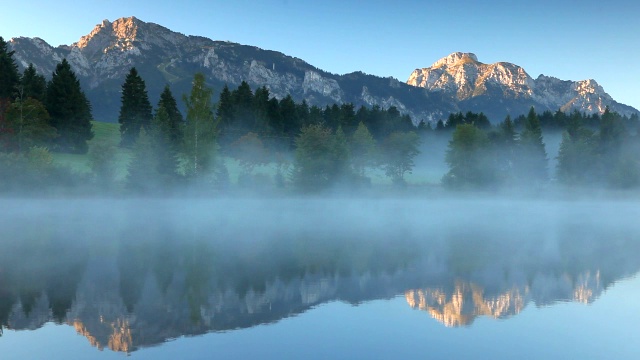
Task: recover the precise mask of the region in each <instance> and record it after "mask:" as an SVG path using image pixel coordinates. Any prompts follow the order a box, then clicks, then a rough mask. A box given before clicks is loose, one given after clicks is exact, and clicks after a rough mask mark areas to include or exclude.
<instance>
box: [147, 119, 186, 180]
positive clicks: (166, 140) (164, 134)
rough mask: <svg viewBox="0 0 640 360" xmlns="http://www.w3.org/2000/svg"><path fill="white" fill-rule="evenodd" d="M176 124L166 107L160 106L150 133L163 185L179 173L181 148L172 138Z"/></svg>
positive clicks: (158, 172)
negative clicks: (179, 152) (179, 151)
mask: <svg viewBox="0 0 640 360" xmlns="http://www.w3.org/2000/svg"><path fill="white" fill-rule="evenodd" d="M174 125H175V123H174V120H172V119H171V116H170V115H169V113H168V112H167V110H166V108H165V107H164V106H159V107H158V110H157V111H156V115H155V116H154V117H153V121H152V126H151V131H150V135H151V146H152V148H153V151H154V153H155V157H156V159H157V164H156V170H157V175H158V180H159V182H160V183H162V184H163V185H169V184H171V183H172V181H173V180H174V179H175V178H176V175H177V169H178V150H179V148H178V147H177V146H176V144H175V143H174V140H173V139H172V136H173V135H174V130H175V128H174Z"/></svg>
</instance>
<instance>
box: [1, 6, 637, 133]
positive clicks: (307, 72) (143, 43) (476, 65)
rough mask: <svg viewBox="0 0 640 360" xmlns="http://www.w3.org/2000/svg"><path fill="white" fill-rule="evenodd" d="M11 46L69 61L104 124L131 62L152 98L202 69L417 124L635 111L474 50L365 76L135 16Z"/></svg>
mask: <svg viewBox="0 0 640 360" xmlns="http://www.w3.org/2000/svg"><path fill="white" fill-rule="evenodd" d="M9 44H10V46H11V47H12V49H13V50H15V52H16V53H15V55H14V56H15V59H16V61H17V63H18V64H19V66H20V67H22V68H24V67H26V66H28V64H29V63H33V64H34V65H35V67H36V69H37V70H38V71H39V72H41V73H42V74H44V75H45V76H47V77H49V76H51V73H52V72H53V70H54V69H55V65H56V64H57V63H58V62H60V61H61V60H62V59H63V58H67V60H68V61H69V62H70V63H71V65H72V67H73V69H74V71H75V72H76V74H77V75H78V77H79V80H80V82H81V84H82V86H83V88H84V90H85V92H86V93H87V96H88V98H89V100H90V101H91V103H92V105H93V114H94V117H95V118H96V119H97V120H101V121H115V119H116V118H117V116H118V110H119V107H120V86H121V85H122V83H123V82H124V78H125V76H126V74H127V73H128V71H129V69H130V68H131V67H133V66H135V67H136V68H137V69H138V72H139V73H140V74H141V76H142V77H143V78H144V79H145V81H146V83H147V89H148V91H149V96H150V100H151V101H152V102H156V101H157V100H158V98H159V95H160V92H161V91H162V89H163V87H164V85H165V84H170V85H171V87H172V90H173V92H174V95H176V96H177V97H180V96H181V95H182V94H185V93H188V91H189V89H190V86H191V80H192V78H193V74H194V73H195V72H202V73H204V74H205V75H206V77H207V81H208V83H209V85H210V86H212V87H213V88H214V90H215V91H216V92H218V91H220V90H221V89H222V87H223V86H224V84H228V85H229V86H230V87H237V86H238V85H239V84H240V82H241V81H243V80H244V81H247V82H248V83H249V84H250V85H251V86H252V87H253V88H257V87H260V86H266V87H267V88H268V89H269V90H270V92H271V94H272V96H276V97H277V98H283V97H285V96H286V95H288V94H291V95H292V96H293V97H294V99H296V100H297V101H301V100H302V99H305V100H306V101H307V102H308V103H309V104H311V105H319V106H324V105H327V104H333V103H339V104H340V103H345V102H352V103H354V104H355V105H356V106H360V105H366V106H373V105H377V106H381V107H385V108H388V107H390V106H395V107H397V108H398V109H399V110H400V111H401V112H402V113H405V114H409V115H410V116H411V117H412V119H413V120H414V122H416V123H418V122H419V121H420V120H427V121H437V120H438V119H444V118H446V117H447V116H448V114H449V113H451V112H458V111H475V112H479V111H483V112H485V114H487V115H488V116H489V117H490V118H491V119H492V121H494V122H497V121H501V120H502V119H503V118H504V116H505V115H506V114H507V113H510V114H511V115H519V114H520V113H525V112H526V111H528V109H529V107H530V106H536V107H537V108H539V109H542V110H546V109H549V110H553V111H555V110H557V109H558V108H562V109H563V110H571V109H578V110H580V111H586V112H598V111H602V110H603V109H604V107H605V106H609V107H610V108H612V109H613V110H616V111H618V112H620V113H623V114H628V115H629V114H631V113H633V112H636V111H637V110H635V109H633V108H631V107H628V106H625V105H622V104H618V103H617V102H615V101H614V100H613V99H611V97H610V96H609V95H607V94H606V93H605V92H604V90H603V89H602V88H601V87H600V86H598V85H597V83H595V81H593V80H587V81H581V82H571V81H561V80H558V79H555V78H550V77H543V76H541V77H540V78H538V79H536V80H533V79H532V78H531V77H530V76H529V75H528V74H527V73H526V72H525V71H524V69H522V68H520V67H518V66H516V65H513V64H509V63H497V64H482V63H480V62H479V61H478V59H477V57H476V56H475V55H474V54H470V53H454V54H451V55H449V56H447V57H445V58H443V59H441V60H439V61H437V62H436V63H434V64H433V65H432V66H431V67H429V68H424V69H418V70H415V71H414V72H413V73H412V74H411V76H410V78H409V80H408V81H407V83H402V82H400V81H398V80H397V79H394V78H381V77H377V76H373V75H367V74H364V73H361V72H355V73H351V74H345V75H336V74H331V73H328V72H326V71H323V70H321V69H317V68H315V67H314V66H312V65H310V64H308V63H306V62H304V61H303V60H301V59H298V58H295V57H291V56H287V55H284V54H282V53H279V52H275V51H269V50H263V49H259V48H257V47H253V46H246V45H240V44H235V43H230V42H223V41H213V40H210V39H207V38H204V37H199V36H186V35H183V34H180V33H177V32H173V31H171V30H169V29H167V28H165V27H162V26H160V25H157V24H153V23H146V22H144V21H141V20H139V19H137V18H135V17H130V18H121V19H118V20H115V21H113V22H110V21H108V20H104V21H103V22H102V23H100V24H98V25H96V27H95V28H94V29H93V30H92V31H91V32H90V33H89V34H88V35H85V36H82V37H81V38H80V40H78V42H76V43H74V44H72V45H69V46H59V47H57V48H54V47H52V46H50V45H49V44H47V43H46V42H45V41H43V40H42V39H39V38H23V37H21V38H14V39H11V41H10V42H9Z"/></svg>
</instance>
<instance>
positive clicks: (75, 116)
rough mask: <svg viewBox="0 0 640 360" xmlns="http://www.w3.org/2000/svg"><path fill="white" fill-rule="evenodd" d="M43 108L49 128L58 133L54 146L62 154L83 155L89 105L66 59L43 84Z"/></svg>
mask: <svg viewBox="0 0 640 360" xmlns="http://www.w3.org/2000/svg"><path fill="white" fill-rule="evenodd" d="M46 107H47V111H48V112H49V115H50V116H51V125H52V126H53V127H54V128H56V129H57V130H58V138H57V140H56V144H57V145H58V146H59V148H60V149H61V150H63V151H70V152H75V153H86V152H87V149H88V147H87V141H89V140H91V139H92V138H93V132H92V131H91V127H92V125H91V119H92V116H91V104H90V103H89V100H87V97H86V96H85V94H84V92H83V91H82V89H81V88H80V82H79V81H78V79H77V78H76V75H75V74H74V72H73V71H72V70H71V65H70V64H69V62H68V61H67V59H63V60H62V62H60V63H59V64H58V65H57V66H56V70H55V71H54V72H53V76H52V77H51V80H50V81H49V83H48V84H47V97H46Z"/></svg>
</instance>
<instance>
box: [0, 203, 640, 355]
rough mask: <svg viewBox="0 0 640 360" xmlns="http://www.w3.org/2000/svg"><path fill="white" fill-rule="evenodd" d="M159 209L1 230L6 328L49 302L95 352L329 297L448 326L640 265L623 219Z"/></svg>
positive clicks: (292, 309) (220, 326)
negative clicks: (240, 218)
mask: <svg viewBox="0 0 640 360" xmlns="http://www.w3.org/2000/svg"><path fill="white" fill-rule="evenodd" d="M129 215H136V216H135V217H134V216H131V218H129V217H128V216H129ZM155 215H156V216H155V217H154V216H147V215H145V214H144V213H142V214H140V215H139V216H138V213H137V212H136V211H131V213H127V212H122V213H121V215H118V216H112V215H109V214H106V215H105V218H104V219H105V220H104V221H105V223H107V224H109V226H108V227H107V226H105V227H104V228H100V230H99V231H94V230H93V227H95V226H96V224H95V223H92V224H89V223H86V224H85V223H84V222H83V221H82V220H84V218H83V217H81V216H79V217H78V218H77V219H74V221H73V222H71V223H72V225H69V224H70V222H67V223H66V224H67V225H68V226H70V227H73V229H68V228H64V226H61V227H56V226H54V225H50V226H48V227H47V226H44V227H40V228H39V230H37V231H36V230H33V231H36V232H35V233H29V232H27V233H24V234H21V233H20V232H19V231H11V229H9V230H10V232H9V234H10V235H11V236H13V238H14V239H19V240H20V241H13V242H6V243H3V244H2V246H3V247H2V250H5V249H7V251H0V322H1V323H2V325H3V326H9V325H11V324H14V325H13V326H14V327H16V325H15V324H20V325H17V326H22V327H21V328H36V327H37V326H33V325H32V324H28V322H29V321H32V323H33V322H35V321H36V320H35V319H36V317H37V316H39V315H38V314H42V313H43V307H44V308H45V311H51V313H52V315H53V317H52V316H50V315H49V313H48V312H46V314H47V318H46V319H45V320H43V321H51V320H55V321H58V322H63V321H66V322H67V323H68V324H70V325H71V324H72V325H73V326H75V327H76V329H78V332H80V333H81V334H83V335H84V336H87V338H88V339H90V341H91V343H92V344H94V345H95V346H97V347H109V348H111V349H114V350H117V351H127V352H129V351H133V350H135V349H136V348H138V347H140V346H145V345H150V344H157V343H160V342H162V341H165V340H166V339H168V338H175V337H179V336H189V335H196V334H203V333H206V332H208V331H222V330H229V329H236V328H243V327H250V326H255V325H257V324H263V323H270V322H275V321H278V320H280V319H282V318H285V317H288V316H291V315H293V314H298V313H301V312H304V311H307V310H308V309H310V308H312V307H313V306H316V305H318V304H321V303H323V302H327V301H334V300H341V301H347V302H349V303H359V302H363V301H368V300H372V299H380V298H391V297H393V296H396V295H398V294H403V293H404V294H405V297H406V299H407V301H408V302H409V303H410V304H412V306H414V307H416V308H419V309H423V310H426V311H429V313H430V314H432V315H433V316H434V317H436V318H438V319H440V320H441V321H443V322H444V323H445V324H449V325H464V324H470V323H471V322H472V321H473V319H474V318H475V317H476V316H491V317H496V318H504V317H509V316H511V315H513V314H517V313H518V312H519V311H521V309H522V308H523V307H524V306H526V304H527V303H529V302H534V303H535V304H537V305H545V304H550V303H553V302H554V301H558V300H575V301H582V302H585V301H586V302H592V301H594V299H596V298H597V297H598V295H599V294H600V293H601V292H602V291H603V289H605V288H606V287H607V286H609V285H610V284H611V283H612V282H613V281H616V280H617V279H620V278H621V277H622V276H626V275H629V274H633V273H634V272H636V271H637V270H638V269H639V268H640V259H639V258H637V257H636V256H633V254H637V253H638V250H640V244H639V242H638V241H637V240H636V239H635V238H634V236H635V235H634V234H636V233H637V232H635V231H634V230H635V229H634V228H633V227H632V226H630V225H629V224H628V223H626V224H625V223H619V224H613V225H611V226H609V227H603V226H601V224H598V223H596V224H594V225H590V224H589V223H588V222H585V221H573V222H571V221H569V222H564V221H558V223H554V226H551V227H543V226H539V224H537V223H536V222H535V221H532V222H531V223H527V222H515V221H512V222H511V223H506V224H501V225H499V226H496V225H495V224H494V225H491V224H490V222H489V221H487V220H486V219H484V218H482V216H481V215H477V216H476V218H470V219H467V220H465V221H466V224H467V226H466V227H463V226H451V227H442V228H436V227H435V226H434V227H429V228H427V227H422V228H420V231H417V230H416V231H413V230H412V229H407V228H403V226H404V224H403V223H400V224H399V225H398V226H396V225H394V224H392V223H391V222H389V223H387V224H386V225H383V226H380V227H377V228H375V229H373V230H370V229H369V228H366V227H363V226H360V227H358V226H355V225H354V224H355V223H354V222H349V221H345V222H344V223H339V222H331V220H330V216H325V217H322V215H321V214H320V212H318V213H315V214H313V215H314V216H315V217H316V218H319V220H318V223H321V226H316V227H310V226H309V227H308V226H298V227H296V226H292V227H291V228H283V227H274V228H269V229H268V230H269V231H266V230H265V227H262V228H261V227H260V226H254V225H253V224H251V223H247V224H243V225H238V224H237V223H231V224H229V225H225V224H224V223H223V222H222V221H221V222H219V223H217V222H215V221H212V220H211V218H210V217H208V216H202V217H200V218H198V217H195V218H194V219H188V220H185V219H179V220H180V221H175V219H172V220H167V219H170V217H169V216H172V215H174V214H171V213H169V214H164V215H162V216H158V215H157V214H155ZM110 216H111V217H110ZM332 216H333V214H332ZM276 219H277V217H276ZM58 220H59V219H58ZM507 222H508V219H507ZM61 223H63V222H61ZM292 223H293V222H292ZM585 224H586V225H585ZM368 226H371V224H368ZM387 227H388V228H387ZM23 228H25V227H24V226H23ZM365 228H366V229H365ZM28 231H31V230H28ZM63 231H64V233H65V234H71V235H69V238H62V237H61V236H60V234H61V233H62V232H63ZM88 233H91V234H93V235H94V236H95V237H94V238H93V241H91V245H90V246H89V245H88V243H87V242H86V240H87V239H86V238H85V237H86V236H87V234H88ZM612 234H613V235H612ZM34 239H35V240H34ZM63 239H64V240H63ZM0 243H2V241H1V240H0ZM82 244H85V245H82ZM8 254H11V255H8ZM88 259H91V260H88ZM86 264H89V266H85V265H86ZM85 268H86V270H85ZM43 294H44V295H43ZM42 304H44V305H42ZM69 308H71V311H70V312H69V311H68V310H69ZM96 314H99V315H100V316H97V315H96ZM17 320H20V321H17Z"/></svg>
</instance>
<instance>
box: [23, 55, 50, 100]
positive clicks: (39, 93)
mask: <svg viewBox="0 0 640 360" xmlns="http://www.w3.org/2000/svg"><path fill="white" fill-rule="evenodd" d="M20 85H21V89H20V90H21V94H20V95H21V97H22V98H23V99H25V100H26V99H27V98H32V99H35V100H38V101H39V102H41V103H43V104H44V103H45V97H46V95H47V81H46V80H45V78H44V76H42V75H40V74H38V73H37V72H36V68H35V67H34V66H33V64H29V67H27V68H26V69H24V73H22V81H21V84H20Z"/></svg>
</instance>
